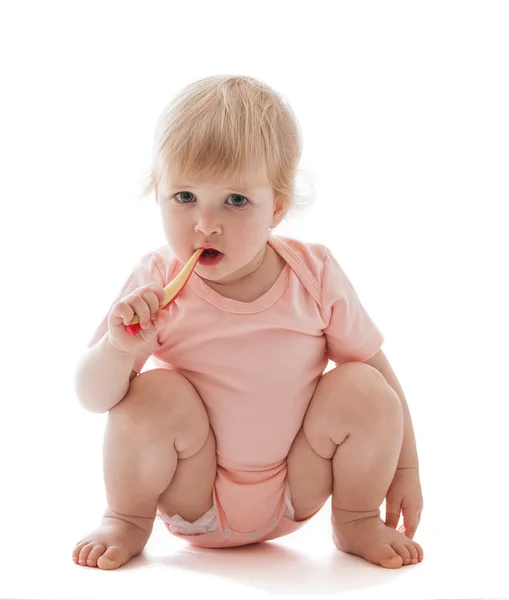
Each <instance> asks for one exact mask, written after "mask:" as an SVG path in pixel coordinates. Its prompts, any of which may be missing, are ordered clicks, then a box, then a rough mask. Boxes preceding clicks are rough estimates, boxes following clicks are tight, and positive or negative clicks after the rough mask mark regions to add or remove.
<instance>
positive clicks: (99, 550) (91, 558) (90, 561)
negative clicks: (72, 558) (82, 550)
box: [87, 544, 106, 567]
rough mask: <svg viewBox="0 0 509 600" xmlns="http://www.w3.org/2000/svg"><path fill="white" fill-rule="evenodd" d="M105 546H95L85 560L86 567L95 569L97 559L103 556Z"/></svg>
mask: <svg viewBox="0 0 509 600" xmlns="http://www.w3.org/2000/svg"><path fill="white" fill-rule="evenodd" d="M105 550H106V546H105V545H104V544H96V545H95V546H94V547H93V548H92V550H91V551H90V554H89V555H88V558H87V565H88V566H89V567H97V559H98V558H99V557H100V556H102V555H103V554H104V551H105Z"/></svg>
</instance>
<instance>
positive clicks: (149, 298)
mask: <svg viewBox="0 0 509 600" xmlns="http://www.w3.org/2000/svg"><path fill="white" fill-rule="evenodd" d="M143 299H144V300H145V302H146V303H147V304H148V307H149V309H150V318H151V319H152V320H154V319H155V318H156V317H157V312H158V311H159V298H158V297H157V295H156V293H155V292H153V291H152V290H148V291H146V292H145V293H144V294H143Z"/></svg>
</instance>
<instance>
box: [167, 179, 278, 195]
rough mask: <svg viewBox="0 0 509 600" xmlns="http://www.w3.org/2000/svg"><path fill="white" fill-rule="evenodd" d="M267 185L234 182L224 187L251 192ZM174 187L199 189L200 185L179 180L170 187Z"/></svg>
mask: <svg viewBox="0 0 509 600" xmlns="http://www.w3.org/2000/svg"><path fill="white" fill-rule="evenodd" d="M265 187H267V186H264V185H259V186H255V185H253V187H245V186H242V185H235V184H233V185H230V186H228V187H225V188H223V189H225V190H238V191H239V192H245V193H251V192H255V191H256V190H261V189H263V188H265ZM172 188H181V189H182V188H184V189H189V190H197V189H198V186H195V185H190V184H188V183H180V182H178V181H177V182H175V183H172V184H171V185H170V189H172Z"/></svg>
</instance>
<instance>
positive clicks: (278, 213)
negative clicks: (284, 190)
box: [271, 196, 286, 229]
mask: <svg viewBox="0 0 509 600" xmlns="http://www.w3.org/2000/svg"><path fill="white" fill-rule="evenodd" d="M285 213H286V210H285V202H284V199H283V197H282V196H276V199H275V201H274V216H273V218H272V224H271V229H273V228H274V227H277V225H279V223H281V221H282V220H283V218H284V216H285Z"/></svg>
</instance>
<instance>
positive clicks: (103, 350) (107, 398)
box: [74, 333, 136, 413]
mask: <svg viewBox="0 0 509 600" xmlns="http://www.w3.org/2000/svg"><path fill="white" fill-rule="evenodd" d="M135 360H136V357H135V356H134V355H132V354H129V353H127V352H121V351H120V350H117V348H115V347H114V346H112V345H111V343H110V341H109V335H108V333H106V335H104V336H103V338H102V339H101V340H100V341H99V342H97V344H95V345H94V346H92V347H91V348H88V349H87V350H86V351H85V352H84V353H83V355H82V356H81V358H80V360H79V361H78V366H77V368H76V374H75V378H74V386H75V390H76V394H77V396H78V399H79V401H80V403H81V404H82V406H83V407H84V408H86V409H87V410H89V411H90V412H93V413H104V412H107V411H108V410H110V408H113V407H114V406H115V405H117V404H118V403H119V402H120V401H121V400H122V399H123V398H124V396H125V395H126V394H127V392H128V390H129V383H130V380H131V378H130V375H131V374H132V373H131V372H132V370H133V367H134V362H135Z"/></svg>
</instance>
